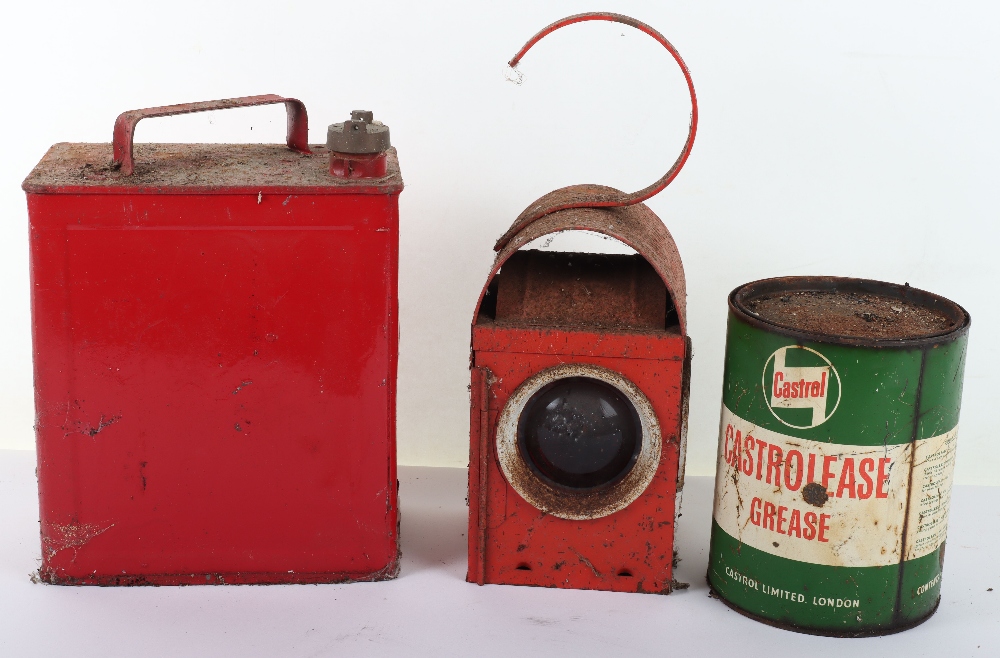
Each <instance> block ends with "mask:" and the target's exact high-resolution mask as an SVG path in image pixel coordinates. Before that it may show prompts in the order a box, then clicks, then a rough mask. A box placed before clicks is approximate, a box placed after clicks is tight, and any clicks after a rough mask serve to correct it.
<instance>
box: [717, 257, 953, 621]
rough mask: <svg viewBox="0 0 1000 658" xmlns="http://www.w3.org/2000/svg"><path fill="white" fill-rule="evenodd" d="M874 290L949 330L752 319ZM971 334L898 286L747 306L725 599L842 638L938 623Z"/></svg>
mask: <svg viewBox="0 0 1000 658" xmlns="http://www.w3.org/2000/svg"><path fill="white" fill-rule="evenodd" d="M862 284H863V285H864V286H867V288H865V289H866V290H869V289H872V290H876V289H877V290H879V292H881V293H884V294H892V295H899V296H900V298H901V299H903V298H905V299H906V300H907V301H908V302H909V303H917V304H925V305H928V308H931V307H933V308H934V309H935V311H936V312H940V313H942V314H944V315H946V316H947V317H948V318H949V321H950V325H949V329H948V330H947V331H945V332H944V333H941V334H939V335H934V336H929V337H923V338H916V339H902V340H901V339H892V340H888V339H862V338H858V337H846V336H836V335H821V334H816V333H807V332H804V331H799V330H794V329H790V328H788V327H780V326H777V325H774V324H771V323H769V322H767V321H765V320H763V319H761V318H760V317H756V316H755V315H754V314H752V313H750V312H748V311H747V310H746V307H745V306H744V305H743V300H745V299H748V298H749V297H750V296H751V295H753V294H757V292H758V291H760V290H765V289H766V290H770V289H771V288H774V289H779V288H780V287H781V286H786V287H788V289H792V290H794V289H797V290H801V289H821V290H826V289H831V286H832V289H844V290H850V289H852V286H855V287H857V286H859V285H862ZM809 286H812V288H810V287H809ZM824 286H826V287H825V288H824ZM869 292H870V290H869ZM772 293H773V291H772ZM968 328H969V317H968V314H967V313H966V312H965V311H964V310H963V309H961V307H959V306H957V305H956V304H953V303H952V302H949V301H948V300H945V299H943V298H940V297H937V296H934V295H931V294H930V293H924V292H922V291H918V290H915V289H912V288H909V287H903V286H891V284H877V283H876V282H859V280H848V279H819V278H812V279H809V278H806V277H798V278H794V279H784V280H770V281H765V282H756V283H754V284H747V286H743V287H741V288H738V289H737V290H736V291H734V292H733V294H732V295H731V296H730V314H729V328H728V335H727V347H726V365H725V374H724V378H723V401H722V414H721V419H720V428H719V453H718V465H717V472H716V488H715V508H714V513H713V524H712V545H711V557H710V564H709V572H708V580H709V584H710V585H711V586H712V588H713V589H714V590H715V591H716V592H717V593H718V594H719V595H720V596H721V598H722V599H723V600H724V601H726V602H727V603H728V604H729V605H731V606H732V607H734V608H736V609H738V610H740V611H741V612H744V613H746V614H749V615H750V616H753V617H756V618H758V619H761V620H762V621H766V622H768V623H772V624H776V625H779V626H784V627H789V628H792V629H795V630H800V631H805V632H813V633H820V634H829V635H877V634H884V633H889V632H894V631H897V630H902V629H905V628H908V627H910V626H913V625H915V624H918V623H920V622H921V621H923V620H924V619H926V618H927V617H928V616H930V615H931V614H932V613H933V612H934V610H935V609H936V608H937V606H938V603H939V601H940V596H941V582H942V579H941V573H942V567H943V561H944V547H945V536H946V532H947V521H948V507H949V503H950V496H951V494H950V492H951V483H952V473H953V469H954V461H955V448H956V445H957V436H958V416H959V406H960V401H961V392H962V375H963V371H964V365H965V351H966V342H967V334H968Z"/></svg>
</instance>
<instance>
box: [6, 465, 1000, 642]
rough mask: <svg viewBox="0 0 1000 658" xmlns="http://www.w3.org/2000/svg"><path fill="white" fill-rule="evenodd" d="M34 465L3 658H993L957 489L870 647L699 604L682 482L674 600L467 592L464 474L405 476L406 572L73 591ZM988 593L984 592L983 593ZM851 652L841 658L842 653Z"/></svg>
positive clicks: (965, 496) (9, 575)
mask: <svg viewBox="0 0 1000 658" xmlns="http://www.w3.org/2000/svg"><path fill="white" fill-rule="evenodd" d="M33 469H34V455H33V454H32V453H30V452H24V451H0V522H2V527H3V529H4V532H3V533H2V535H0V655H3V656H54V655H70V656H136V655H142V656H226V655H238V656H369V655H371V656H389V655H394V656H471V655H476V656H500V655H510V656H548V657H551V656H562V655H572V656H607V655H616V656H618V655H620V656H630V657H631V656H685V655H694V656H714V655H723V654H725V655H727V656H757V655H760V656H764V655H766V656H768V657H769V658H770V657H776V656H803V655H811V656H829V655H837V654H838V653H840V652H851V653H852V655H853V653H854V652H864V653H865V654H867V655H872V656H894V655H904V654H905V655H907V656H939V655H946V656H996V655H1000V546H998V545H1000V510H998V503H1000V488H997V487H967V486H966V487H957V488H956V490H955V492H954V498H953V508H952V517H951V529H950V532H949V541H948V554H947V558H946V563H945V578H944V584H943V599H942V603H941V607H940V609H939V611H938V613H937V614H936V615H934V616H933V617H932V618H931V619H930V620H929V621H928V622H926V623H925V624H923V625H921V626H918V627H917V628H915V629H912V630H910V631H906V632H904V633H901V634H898V635H893V636H889V637H883V638H870V639H864V640H855V639H834V638H821V637H813V636H807V635H800V634H797V633H791V632H788V631H782V630H778V629H774V628H771V627H769V626H765V625H762V624H759V623H756V622H754V621H751V620H749V619H746V618H744V617H742V616H740V615H738V614H737V613H735V612H733V611H731V610H729V609H728V608H726V607H725V606H724V605H723V604H722V603H720V602H719V601H716V600H714V599H711V598H709V596H708V590H707V587H706V585H705V580H704V573H705V569H706V560H707V552H708V530H709V523H710V518H711V497H712V480H711V478H705V477H693V478H689V479H688V485H687V490H686V492H685V499H684V516H683V518H682V519H681V522H680V525H679V532H680V539H679V541H680V546H679V549H680V555H681V558H682V562H681V564H680V567H679V569H678V574H677V576H678V579H679V580H682V581H685V582H689V583H691V588H690V589H688V590H684V591H679V592H675V593H674V594H671V595H669V596H656V595H643V594H615V593H609V592H582V591H569V590H551V589H542V588H533V587H505V586H495V585H488V586H486V587H477V586H475V585H471V584H468V583H466V582H465V580H464V578H465V532H466V507H465V470H464V469H452V468H417V467H402V468H400V481H401V495H402V511H403V529H402V532H403V569H402V574H401V576H400V577H399V578H398V579H397V580H395V581H390V582H384V583H358V584H353V585H284V586H269V587H263V586H230V587H221V586H204V587H159V588H152V587H140V588H95V587H85V588H74V587H57V586H52V585H41V584H32V582H31V581H30V579H29V573H30V572H31V571H32V570H33V569H36V568H37V565H38V558H39V548H38V525H37V521H36V519H37V507H36V505H37V503H36V498H35V479H34V474H33ZM990 587H992V588H993V589H994V591H992V592H991V591H987V588H990ZM845 655H847V654H845Z"/></svg>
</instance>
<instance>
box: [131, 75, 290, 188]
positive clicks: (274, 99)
mask: <svg viewBox="0 0 1000 658" xmlns="http://www.w3.org/2000/svg"><path fill="white" fill-rule="evenodd" d="M275 103H284V104H285V108H286V109H287V110H288V132H287V135H286V138H285V139H286V142H287V143H288V148H290V149H292V150H293V151H298V152H299V153H309V152H310V151H309V143H308V142H309V117H308V115H307V114H306V106H305V105H304V104H303V103H302V101H300V100H298V99H296V98H285V97H284V96H278V95H277V94H264V95H262V96H243V97H240V98H223V99H222V100H217V101H204V102H201V103H181V104H179V105H164V106H161V107H147V108H146V109H143V110H128V111H127V112H122V113H121V114H119V115H118V118H117V119H116V120H115V131H114V138H113V140H112V150H113V156H112V157H113V160H112V166H113V167H115V168H117V169H118V170H119V171H120V172H121V173H122V174H123V175H125V176H131V175H132V172H133V171H135V161H134V160H133V159H132V138H133V135H134V134H135V126H136V124H137V123H139V121H140V120H141V119H148V118H153V117H168V116H172V115H174V114H189V113H192V112H207V111H208V110H227V109H229V108H233V107H252V106H254V105H272V104H275Z"/></svg>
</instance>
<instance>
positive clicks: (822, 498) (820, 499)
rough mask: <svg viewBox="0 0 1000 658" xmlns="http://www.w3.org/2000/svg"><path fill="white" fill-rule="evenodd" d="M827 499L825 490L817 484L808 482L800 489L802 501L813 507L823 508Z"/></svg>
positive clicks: (828, 496)
mask: <svg viewBox="0 0 1000 658" xmlns="http://www.w3.org/2000/svg"><path fill="white" fill-rule="evenodd" d="M829 498H830V495H829V494H828V493H827V491H826V488H825V487H824V486H823V485H821V484H819V483H818V482H810V483H809V484H807V485H806V486H804V487H802V500H804V501H806V502H807V503H809V504H810V505H812V506H813V507H823V505H825V504H826V501H827V500H829Z"/></svg>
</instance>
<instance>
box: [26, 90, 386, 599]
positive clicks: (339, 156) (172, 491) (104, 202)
mask: <svg viewBox="0 0 1000 658" xmlns="http://www.w3.org/2000/svg"><path fill="white" fill-rule="evenodd" d="M268 103H282V104H284V105H285V106H286V108H287V110H288V135H287V146H285V145H279V144H273V145H272V144H240V145H236V144H146V145H137V146H136V147H135V157H134V159H133V155H132V132H133V129H134V127H135V123H136V122H137V121H138V120H139V119H142V118H145V117H155V116H165V115H169V114H179V113H184V112H194V111H202V110H213V109H224V108H228V107H240V106H247V105H262V104H268ZM351 131H354V132H356V133H359V134H361V135H364V138H362V139H360V140H359V139H353V138H351V137H350V136H348V137H344V133H350V132H351ZM329 135H330V140H329V142H328V146H315V145H314V146H310V145H308V144H307V140H306V137H307V117H306V111H305V108H304V107H303V105H302V103H300V102H299V101H297V100H295V99H289V98H282V97H279V96H273V95H268V96H257V97H248V98H239V99H229V100H225V101H212V102H208V103H195V104H190V105H177V106H168V107H162V108H151V109H148V110H137V111H133V112H126V113H124V114H123V115H121V117H119V119H118V122H117V123H116V126H115V134H114V144H113V145H112V144H65V143H64V144H56V145H55V146H53V147H52V148H51V149H50V150H49V152H48V153H47V154H46V155H45V157H44V158H42V160H41V162H40V163H39V164H38V165H37V166H36V167H35V169H34V170H33V171H32V172H31V174H30V175H29V176H28V178H27V179H26V180H25V181H24V185H23V188H24V190H25V191H26V192H27V197H28V211H29V219H30V242H31V286H32V290H31V292H32V338H33V346H34V347H33V349H34V376H35V404H36V436H37V450H38V488H39V507H40V517H41V518H40V520H41V543H42V565H41V568H40V575H41V578H42V579H43V580H45V581H47V582H51V583H60V584H98V585H138V584H160V585H164V584H205V583H316V582H342V581H348V580H381V579H387V578H392V577H394V576H395V575H396V574H397V572H398V568H399V567H398V565H399V548H398V518H399V517H398V515H399V512H398V507H397V481H396V461H395V454H396V451H395V392H396V357H397V336H398V325H397V322H398V320H397V317H398V315H397V306H398V304H397V292H396V291H397V263H398V250H399V249H398V244H399V243H398V205H397V201H398V195H399V193H400V192H401V190H402V188H403V181H402V178H401V177H400V172H399V165H398V161H397V159H396V154H395V151H394V150H393V149H391V148H389V142H388V129H387V128H385V126H382V125H381V124H379V123H378V122H374V121H373V120H372V117H371V114H370V113H364V112H360V113H354V115H353V116H352V120H351V121H347V122H344V123H343V124H335V125H334V126H331V127H330V133H329ZM352 145H353V146H359V147H358V148H353V146H352ZM330 147H332V149H331V148H330ZM355 162H361V164H362V166H360V167H354V166H352V163H355ZM376 176H377V177H376Z"/></svg>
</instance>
